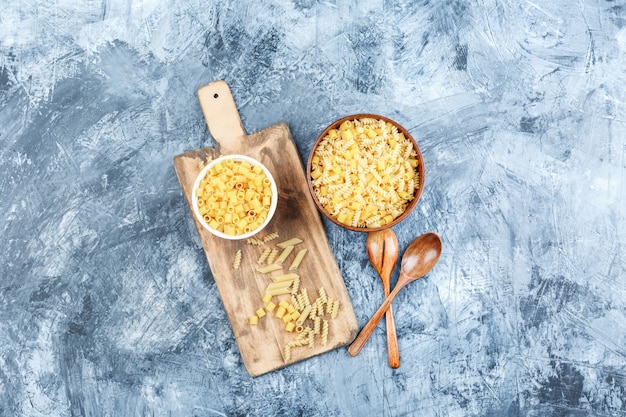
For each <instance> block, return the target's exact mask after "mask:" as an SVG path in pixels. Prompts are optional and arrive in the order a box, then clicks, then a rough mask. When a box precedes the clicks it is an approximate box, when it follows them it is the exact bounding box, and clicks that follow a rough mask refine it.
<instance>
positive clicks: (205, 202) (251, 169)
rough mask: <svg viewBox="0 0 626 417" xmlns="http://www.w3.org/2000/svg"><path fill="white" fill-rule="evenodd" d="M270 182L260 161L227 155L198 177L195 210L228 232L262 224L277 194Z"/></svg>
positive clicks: (206, 221)
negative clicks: (258, 163)
mask: <svg viewBox="0 0 626 417" xmlns="http://www.w3.org/2000/svg"><path fill="white" fill-rule="evenodd" d="M270 184H271V180H270V179H269V178H268V177H267V176H266V175H265V172H264V171H263V168H261V166H260V165H256V164H251V163H250V162H247V161H235V160H232V159H227V160H225V161H223V162H219V163H217V164H215V166H213V167H212V168H211V169H210V170H208V171H207V173H206V175H205V177H204V178H203V179H202V180H201V181H200V184H199V186H198V188H197V189H196V195H197V197H198V200H197V201H198V202H197V204H198V211H199V213H200V215H201V216H202V217H203V221H204V222H205V223H206V224H207V225H208V226H209V227H211V228H212V229H214V230H217V231H220V232H223V233H225V234H227V235H230V236H237V235H242V234H245V233H249V232H251V231H254V230H255V229H258V228H259V227H260V226H262V225H263V223H264V222H265V219H266V218H267V216H268V214H269V209H270V205H271V202H272V199H273V198H276V197H275V196H273V195H272V189H271V186H270Z"/></svg>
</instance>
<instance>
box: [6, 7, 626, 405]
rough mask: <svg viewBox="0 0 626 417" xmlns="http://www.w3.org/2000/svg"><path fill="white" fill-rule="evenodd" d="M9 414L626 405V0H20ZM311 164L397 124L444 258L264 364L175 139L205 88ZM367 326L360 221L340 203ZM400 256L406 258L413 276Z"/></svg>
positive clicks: (9, 211) (420, 210)
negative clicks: (223, 293) (236, 315)
mask: <svg viewBox="0 0 626 417" xmlns="http://www.w3.org/2000/svg"><path fill="white" fill-rule="evenodd" d="M0 6H1V9H0V416H3V417H4V416H244V415H246V416H247V415H250V416H274V415H303V416H331V415H332V416H344V415H346V416H348V415H354V416H369V415H372V416H522V415H523V416H586V415H597V416H623V415H626V392H625V390H626V277H625V272H626V271H625V270H626V264H625V257H626V238H625V232H626V227H625V226H626V222H625V221H624V214H625V213H626V206H625V204H626V203H625V201H626V200H625V199H624V197H625V196H626V192H625V187H626V184H625V173H626V165H625V153H626V141H625V138H626V129H625V128H626V105H625V102H626V5H625V3H624V2H623V1H606V0H578V1H576V0H574V1H571V0H554V1H550V2H538V1H532V0H525V1H512V0H472V1H458V0H446V1H444V0H441V1H437V0H432V1H427V0H424V1H401V0H398V1H392V0H379V1H368V2H364V1H363V2H357V1H354V0H352V1H336V0H330V1H316V0H297V1H270V0H262V1H255V2H252V1H250V2H234V1H224V2H215V1H206V0H204V1H199V0H182V1H174V0H102V1H91V0H89V1H83V2H81V1H69V0H52V1H37V0H35V1H22V0H17V1H6V0H4V1H2V4H1V5H0ZM216 79H225V80H226V81H227V82H228V83H229V84H230V86H231V88H232V90H233V95H234V96H235V100H236V102H237V104H238V106H239V109H240V112H241V115H242V119H243V123H244V125H245V127H246V129H247V130H248V132H254V131H257V130H260V129H263V128H265V127H267V126H269V125H271V124H274V123H277V122H279V121H285V122H286V123H287V124H288V125H289V127H290V129H291V132H292V134H293V137H294V139H295V141H296V142H297V145H298V148H299V151H300V153H301V156H302V158H303V159H305V158H306V157H307V155H308V153H309V151H310V148H311V145H312V143H313V140H314V138H315V136H316V135H317V134H318V133H319V132H320V131H321V129H323V127H324V126H325V125H326V124H328V123H329V122H331V121H332V120H334V119H336V118H338V117H340V116H343V115H346V114H350V113H355V112H375V113H380V114H384V115H386V116H389V117H392V118H394V119H395V120H397V121H398V122H399V123H401V124H402V125H404V126H405V127H407V128H408V129H409V130H410V131H411V133H412V134H413V135H414V136H415V137H416V138H417V140H418V141H419V144H420V146H421V148H422V152H423V153H424V156H425V159H426V168H427V180H426V189H425V192H424V194H423V197H422V200H421V201H420V203H419V205H418V207H417V209H416V210H415V211H414V212H413V213H412V214H411V216H410V217H409V218H408V219H407V220H406V221H405V222H404V223H402V224H401V225H399V226H397V227H396V228H395V229H394V230H395V231H396V233H397V235H398V237H399V241H400V245H401V248H402V249H404V248H405V247H406V246H407V245H408V243H409V242H410V241H411V240H412V239H413V237H415V236H417V235H418V234H420V233H423V232H425V231H436V232H438V233H439V234H440V235H441V237H442V238H443V241H444V253H443V255H442V258H441V261H440V263H439V264H438V266H437V267H436V268H435V270H434V271H433V272H432V273H431V274H430V275H429V276H428V278H426V279H424V280H421V281H418V282H417V283H415V284H412V285H411V286H410V287H407V289H405V290H404V293H401V294H400V296H399V298H398V299H397V302H396V303H395V306H396V310H395V311H396V324H397V326H398V332H399V344H400V350H401V355H402V365H401V367H400V368H399V369H398V370H391V369H390V368H389V367H388V366H387V363H386V348H385V333H384V325H381V326H380V327H379V328H378V329H377V332H376V333H375V334H374V336H373V338H372V339H371V340H370V342H369V343H368V345H366V347H365V349H364V350H363V352H362V353H361V354H360V355H359V356H358V357H356V358H352V357H350V356H349V355H348V354H347V352H346V351H345V349H338V350H335V351H332V352H330V353H327V354H324V355H321V356H318V357H315V358H312V359H310V360H307V361H305V362H301V363H298V364H296V365H293V366H290V367H288V368H286V369H284V370H280V371H277V372H273V373H270V374H267V375H265V376H262V377H259V378H256V379H251V378H250V377H249V376H248V374H247V373H246V371H245V369H244V367H243V366H242V363H241V361H240V357H239V353H238V349H237V346H236V344H235V341H234V339H233V335H232V333H231V331H230V329H229V326H228V322H227V319H226V316H225V313H224V311H223V308H222V305H221V301H220V298H219V295H218V294H217V291H216V288H215V285H214V282H213V280H212V277H211V274H210V272H209V268H208V266H207V264H206V260H205V257H204V254H203V252H202V249H201V247H200V243H199V240H198V238H197V234H196V231H195V228H194V226H193V224H192V221H191V216H190V213H189V212H188V209H187V207H186V205H185V202H184V200H183V197H182V193H181V191H180V187H179V184H178V182H177V179H176V176H175V173H174V169H173V165H172V157H173V156H174V155H176V154H179V153H182V152H185V151H188V150H191V149H196V148H198V147H201V146H205V145H210V144H212V143H213V142H212V140H211V138H210V136H209V134H208V131H207V129H206V126H205V124H204V121H203V118H202V114H201V111H200V108H199V105H198V103H197V99H196V96H195V92H196V90H197V88H198V87H200V86H201V85H203V84H205V83H208V82H210V81H213V80H216ZM325 224H326V226H327V232H328V237H329V241H330V243H331V245H332V248H333V250H334V251H335V254H336V256H337V259H338V263H339V266H340V268H341V270H342V273H343V274H344V277H345V280H346V282H347V286H348V289H349V292H350V295H351V297H352V299H353V302H354V306H355V310H356V313H357V317H358V319H359V323H360V324H361V325H363V324H364V323H365V322H366V321H367V319H368V318H369V316H370V315H371V314H372V313H373V312H374V310H375V309H376V306H377V305H378V304H379V303H380V302H381V301H382V289H381V285H380V283H379V280H378V278H377V277H376V275H375V273H374V270H373V269H372V268H371V266H370V265H369V263H368V261H367V257H366V253H365V249H364V243H365V235H363V234H359V233H353V232H348V231H345V230H342V229H340V228H338V227H336V226H334V225H332V224H330V223H325ZM397 272H398V271H397V270H396V276H397Z"/></svg>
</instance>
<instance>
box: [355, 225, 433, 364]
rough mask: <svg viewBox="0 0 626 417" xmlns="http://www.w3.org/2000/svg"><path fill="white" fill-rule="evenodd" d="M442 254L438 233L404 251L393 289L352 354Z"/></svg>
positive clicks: (369, 323) (421, 237) (366, 326)
mask: <svg viewBox="0 0 626 417" xmlns="http://www.w3.org/2000/svg"><path fill="white" fill-rule="evenodd" d="M440 256H441V239H440V238H439V236H438V235H437V234H436V233H425V234H423V235H421V236H419V237H417V238H416V239H415V240H414V241H413V242H411V244H410V245H409V247H408V248H406V251H405V252H404V255H403V256H402V265H401V268H400V277H399V278H398V283H397V284H396V286H395V287H394V289H393V291H391V293H390V294H389V296H387V298H385V301H383V304H382V305H381V306H380V308H379V309H378V310H377V311H376V313H374V315H373V316H372V318H371V319H370V321H369V322H367V324H366V325H365V326H364V327H363V328H362V329H361V332H360V333H359V335H358V336H357V337H356V339H354V341H353V342H352V344H351V345H350V347H349V348H348V353H350V355H352V356H356V355H358V354H359V352H360V351H361V349H363V346H365V342H367V340H368V339H369V338H370V336H371V335H372V333H373V332H374V329H376V326H377V325H378V322H380V319H381V318H382V317H383V315H384V314H385V312H386V311H387V309H388V308H389V306H390V305H391V302H392V301H393V299H394V298H395V296H396V295H397V294H398V292H400V290H401V289H402V288H404V287H405V286H406V285H407V284H408V283H410V282H413V281H415V280H416V279H419V278H421V277H423V276H424V275H426V274H427V273H428V272H430V270H431V269H433V268H434V267H435V264H437V261H438V260H439V257H440Z"/></svg>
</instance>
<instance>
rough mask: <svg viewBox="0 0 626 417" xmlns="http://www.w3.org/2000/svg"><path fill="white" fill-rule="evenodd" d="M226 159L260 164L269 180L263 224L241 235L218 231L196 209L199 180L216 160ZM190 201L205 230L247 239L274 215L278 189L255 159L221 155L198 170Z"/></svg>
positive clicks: (218, 235)
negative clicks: (266, 210) (267, 202)
mask: <svg viewBox="0 0 626 417" xmlns="http://www.w3.org/2000/svg"><path fill="white" fill-rule="evenodd" d="M228 159H232V160H233V161H246V162H249V163H250V164H253V165H258V166H260V167H261V169H263V172H264V173H265V175H266V176H267V178H269V180H270V188H271V190H272V201H271V203H270V208H269V212H268V213H267V218H266V219H265V221H264V222H263V224H262V225H261V226H259V227H257V228H256V229H254V230H251V231H250V232H249V233H244V234H241V235H228V234H226V233H223V232H220V231H219V230H216V229H213V228H212V227H211V226H209V225H208V224H207V222H206V221H205V220H204V218H203V217H202V215H201V214H200V212H199V211H198V196H197V194H196V191H197V189H198V187H199V186H200V181H201V180H202V179H203V178H204V177H205V175H206V173H207V171H209V170H210V169H211V168H213V167H214V166H215V165H216V164H217V163H218V162H224V161H226V160H228ZM191 201H192V206H193V212H194V215H195V216H196V219H197V220H198V222H200V224H201V225H202V227H204V228H205V229H206V230H208V231H209V232H211V233H212V234H214V235H215V236H217V237H221V238H223V239H228V240H240V239H247V238H249V237H252V236H254V235H255V234H257V233H259V232H260V231H261V230H263V229H264V228H265V226H267V224H268V223H269V222H270V221H271V220H272V217H273V216H274V213H276V206H277V204H278V189H277V187H276V181H275V180H274V177H273V176H272V174H271V173H270V171H269V170H268V169H267V168H266V167H265V165H263V164H262V163H260V162H259V161H257V160H256V159H254V158H250V157H249V156H245V155H223V156H220V157H219V158H217V159H214V160H212V161H211V162H209V163H208V164H207V165H206V166H205V167H204V168H203V169H202V171H200V173H199V174H198V177H197V178H196V181H195V182H194V184H193V192H192V195H191Z"/></svg>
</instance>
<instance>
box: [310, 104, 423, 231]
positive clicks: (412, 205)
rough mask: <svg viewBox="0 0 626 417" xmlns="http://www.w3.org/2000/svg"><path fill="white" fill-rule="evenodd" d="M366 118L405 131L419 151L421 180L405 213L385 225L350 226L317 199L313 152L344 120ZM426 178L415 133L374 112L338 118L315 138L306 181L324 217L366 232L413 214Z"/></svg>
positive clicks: (337, 223) (377, 229) (380, 228)
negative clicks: (380, 120) (314, 183)
mask: <svg viewBox="0 0 626 417" xmlns="http://www.w3.org/2000/svg"><path fill="white" fill-rule="evenodd" d="M364 118H374V119H382V120H384V121H385V122H389V123H391V124H393V125H395V126H396V127H397V128H398V130H399V131H400V132H402V133H404V137H406V138H408V139H409V140H410V141H411V143H412V144H413V148H414V149H415V152H416V153H417V160H418V161H419V162H418V169H417V172H418V174H419V180H420V182H419V186H418V187H417V189H416V190H415V194H414V196H413V200H411V202H410V203H409V205H408V206H407V208H406V210H404V213H402V214H401V215H399V216H398V217H396V218H395V219H394V220H393V221H392V222H391V223H389V224H386V225H384V226H379V227H354V226H349V225H347V224H343V223H341V222H339V221H338V220H337V219H336V218H335V217H333V216H332V215H331V214H330V213H328V212H327V211H326V210H325V209H324V207H323V206H322V205H321V203H320V202H319V200H318V199H317V195H316V194H315V190H314V189H313V183H312V182H311V165H312V163H311V161H312V159H313V154H314V152H315V150H316V149H317V146H318V145H319V143H320V141H321V140H322V139H323V138H324V137H326V135H327V134H328V132H329V131H330V130H331V129H336V128H338V127H339V126H340V125H341V123H343V122H344V121H346V120H355V119H364ZM425 178H426V168H425V167H424V157H423V156H422V152H421V150H420V147H419V145H418V144H417V142H416V141H415V139H414V138H413V135H411V134H410V133H409V131H408V130H406V129H405V128H404V127H402V125H400V124H399V123H398V122H396V121H395V120H393V119H390V118H388V117H385V116H381V115H379V114H374V113H357V114H351V115H348V116H344V117H342V118H340V119H337V120H335V121H334V122H332V123H331V124H329V125H328V126H327V127H326V129H324V130H323V131H322V133H321V134H320V135H319V136H318V137H317V139H316V140H315V143H314V144H313V147H312V148H311V152H310V153H309V159H308V161H307V165H306V182H307V185H308V186H309V192H310V193H311V197H313V202H314V203H315V205H316V206H317V209H318V210H319V211H320V212H321V213H322V214H323V215H324V217H326V218H327V219H328V220H330V221H331V222H333V223H335V224H336V225H338V226H340V227H343V228H346V229H348V230H353V231H355V232H366V233H369V232H377V231H379V230H384V229H389V228H391V227H393V226H395V225H396V224H398V223H400V222H401V221H402V220H404V219H405V218H406V217H407V216H408V215H409V214H411V211H413V209H414V208H415V206H416V205H417V202H418V201H419V199H420V197H421V196H422V191H424V181H425Z"/></svg>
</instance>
